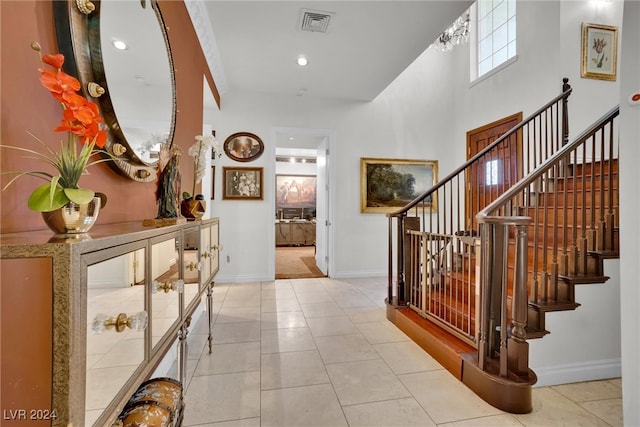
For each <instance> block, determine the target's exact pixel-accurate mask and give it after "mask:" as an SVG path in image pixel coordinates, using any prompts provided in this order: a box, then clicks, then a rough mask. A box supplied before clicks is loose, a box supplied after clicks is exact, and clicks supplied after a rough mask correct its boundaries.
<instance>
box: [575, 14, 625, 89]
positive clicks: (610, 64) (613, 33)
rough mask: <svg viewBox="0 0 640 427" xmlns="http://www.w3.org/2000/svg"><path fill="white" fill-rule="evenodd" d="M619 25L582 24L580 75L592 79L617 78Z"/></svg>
mask: <svg viewBox="0 0 640 427" xmlns="http://www.w3.org/2000/svg"><path fill="white" fill-rule="evenodd" d="M617 68H618V27H612V26H609V25H598V24H586V23H583V24H582V67H581V73H580V75H581V76H582V77H585V78H590V79H600V80H612V81H615V80H616V70H617Z"/></svg>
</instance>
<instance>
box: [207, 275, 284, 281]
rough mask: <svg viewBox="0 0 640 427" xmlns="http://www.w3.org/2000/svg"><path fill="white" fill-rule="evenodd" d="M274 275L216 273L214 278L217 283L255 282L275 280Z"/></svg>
mask: <svg viewBox="0 0 640 427" xmlns="http://www.w3.org/2000/svg"><path fill="white" fill-rule="evenodd" d="M273 280H274V279H273V277H268V276H259V275H246V276H228V275H227V276H225V275H216V277H215V278H214V279H213V281H214V282H215V283H254V282H273Z"/></svg>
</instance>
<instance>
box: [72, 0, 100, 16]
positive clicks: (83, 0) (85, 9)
mask: <svg viewBox="0 0 640 427" xmlns="http://www.w3.org/2000/svg"><path fill="white" fill-rule="evenodd" d="M76 6H77V7H78V10H79V11H80V12H82V13H84V14H85V15H88V14H90V13H91V12H93V11H94V10H96V6H95V5H94V4H93V3H91V2H90V1H89V0H76Z"/></svg>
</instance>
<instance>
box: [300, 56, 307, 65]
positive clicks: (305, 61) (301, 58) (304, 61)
mask: <svg viewBox="0 0 640 427" xmlns="http://www.w3.org/2000/svg"><path fill="white" fill-rule="evenodd" d="M308 64H309V60H308V59H307V58H305V57H304V56H299V57H298V65H299V66H301V67H306V66H307V65H308Z"/></svg>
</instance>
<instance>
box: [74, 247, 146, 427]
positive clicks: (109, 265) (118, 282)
mask: <svg viewBox="0 0 640 427" xmlns="http://www.w3.org/2000/svg"><path fill="white" fill-rule="evenodd" d="M144 260H145V249H138V250H134V251H132V252H129V253H126V254H123V255H120V256H116V257H113V258H110V259H108V260H105V261H102V262H98V263H96V264H93V265H89V266H88V267H87V343H86V395H85V413H86V420H85V424H86V425H91V424H93V422H94V421H95V420H96V419H97V418H98V417H99V416H100V415H101V414H102V412H103V411H104V410H105V409H106V408H107V406H108V405H109V403H110V402H111V401H112V400H113V398H114V396H116V395H117V394H118V392H119V391H120V389H121V388H122V387H123V386H124V384H125V383H126V382H127V381H128V380H129V378H130V377H131V376H132V375H133V374H134V372H135V371H136V369H137V368H138V366H139V365H140V364H141V363H142V362H143V361H144V357H145V328H146V325H147V312H146V311H145V262H144Z"/></svg>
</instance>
